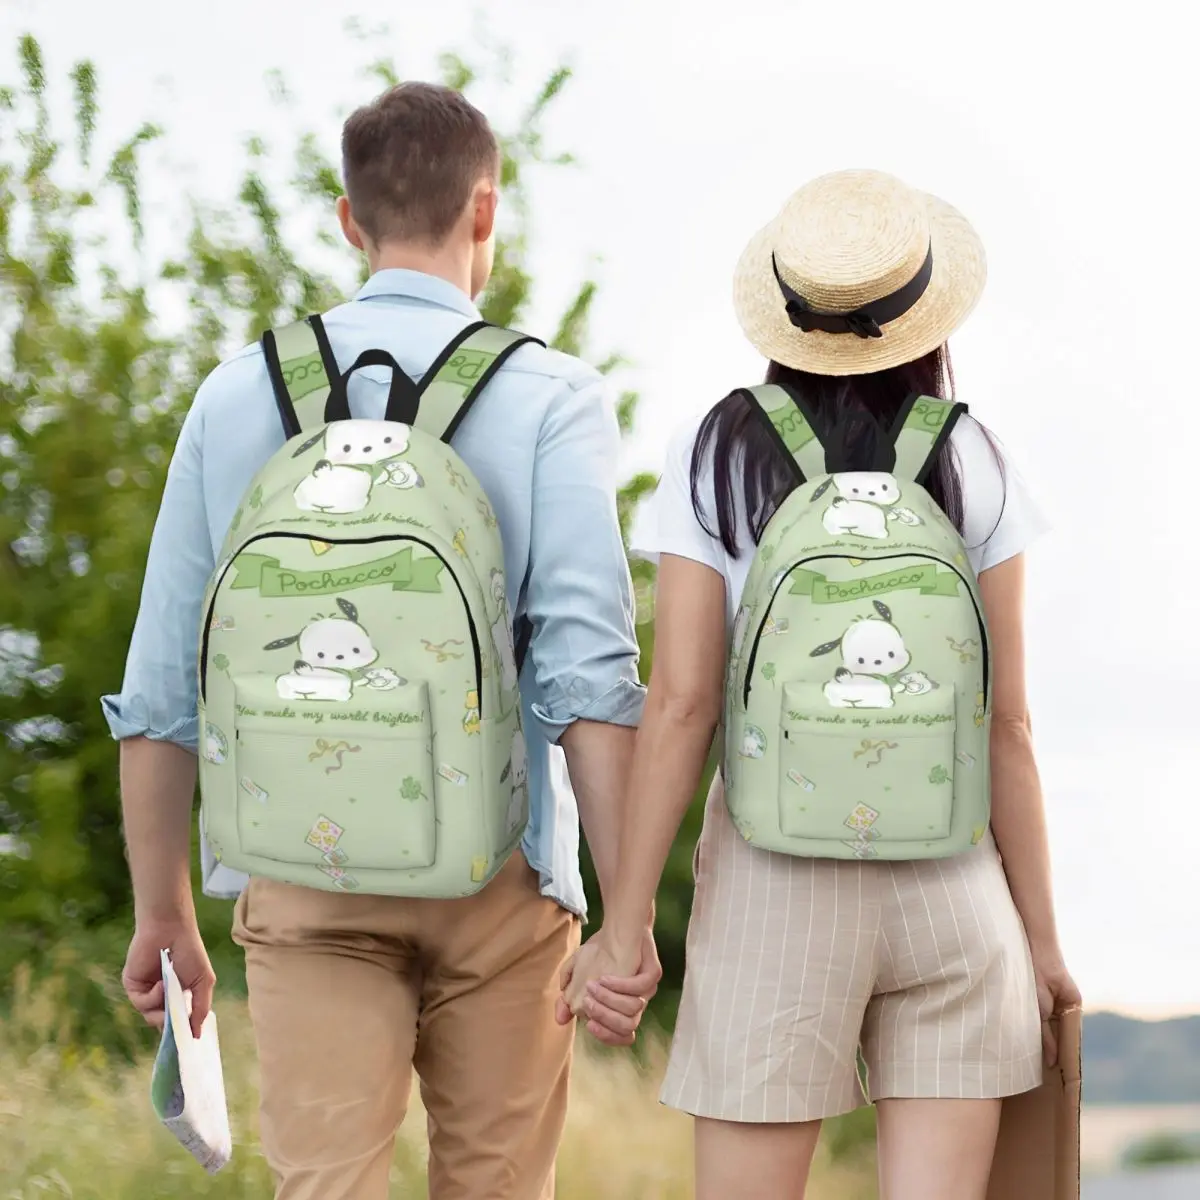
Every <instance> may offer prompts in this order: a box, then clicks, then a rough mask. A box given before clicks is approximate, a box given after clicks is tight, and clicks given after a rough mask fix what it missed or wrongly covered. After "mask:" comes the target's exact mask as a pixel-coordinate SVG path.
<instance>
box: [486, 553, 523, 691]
mask: <svg viewBox="0 0 1200 1200" xmlns="http://www.w3.org/2000/svg"><path fill="white" fill-rule="evenodd" d="M490 580H491V591H492V599H493V600H494V601H495V602H496V608H497V610H498V615H497V616H496V619H495V620H494V621H493V622H492V641H493V642H495V644H496V654H497V656H498V657H499V659H500V691H501V692H511V691H512V689H513V688H515V687H516V686H517V660H516V656H515V654H514V651H513V635H512V622H511V621H510V620H509V619H508V598H507V595H506V592H505V587H504V572H503V571H501V570H500V569H499V568H497V567H493V568H492V573H491V576H490Z"/></svg>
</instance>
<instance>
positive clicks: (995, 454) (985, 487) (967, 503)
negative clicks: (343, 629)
mask: <svg viewBox="0 0 1200 1200" xmlns="http://www.w3.org/2000/svg"><path fill="white" fill-rule="evenodd" d="M703 419H704V418H703V414H701V415H700V416H698V417H694V418H692V419H691V420H689V421H688V422H687V423H686V424H685V425H684V426H682V427H681V428H680V429H679V431H678V432H677V433H676V434H675V436H674V437H673V438H672V439H671V442H670V445H669V446H668V448H667V456H666V462H665V463H664V466H663V474H662V478H661V480H660V481H659V485H658V490H657V491H656V492H655V493H654V495H653V496H651V497H650V498H649V499H648V500H647V501H646V510H645V512H644V513H642V514H640V516H641V520H640V521H639V529H638V537H637V540H636V542H635V544H634V546H633V551H634V553H635V554H637V555H639V556H640V557H642V558H647V559H650V560H651V561H657V559H658V556H659V555H660V554H675V555H678V556H679V557H680V558H689V559H692V560H693V561H694V562H698V563H704V564H705V565H706V566H709V567H712V569H713V570H714V571H718V572H719V573H720V574H721V575H722V576H724V578H725V598H726V602H727V610H728V611H727V615H728V620H729V625H730V627H731V628H732V625H733V618H734V614H735V613H736V611H737V606H738V604H739V603H740V602H741V598H742V588H743V587H744V586H745V583H746V576H747V574H748V573H749V571H750V563H751V560H752V559H753V555H754V543H753V541H752V539H751V535H750V526H749V522H748V521H747V519H746V514H745V511H744V506H743V505H742V504H741V503H740V502H739V503H737V505H736V508H737V527H738V528H737V544H738V550H739V553H738V556H737V557H736V558H733V557H731V556H730V555H729V554H727V553H726V551H725V547H724V546H723V545H722V544H721V539H720V537H713V536H711V535H710V534H709V533H708V532H707V530H705V528H704V526H703V525H701V524H700V522H699V521H698V520H697V518H696V513H695V510H694V508H693V507H692V482H691V465H692V449H693V447H694V446H695V444H696V435H697V434H698V432H699V429H700V424H701V422H702V421H703ZM950 445H951V447H952V448H953V450H954V452H955V454H956V455H957V462H958V467H959V471H960V472H961V476H962V495H963V526H964V530H963V540H964V541H965V542H966V544H967V556H968V558H969V559H970V562H971V566H972V567H973V568H974V570H975V573H976V574H977V575H978V574H979V573H980V572H982V571H986V570H987V569H988V568H989V567H994V566H996V564H997V563H1001V562H1004V561H1005V560H1006V559H1009V558H1012V557H1013V556H1014V555H1017V554H1020V553H1021V552H1022V551H1023V550H1024V549H1025V548H1026V547H1027V546H1028V545H1029V544H1030V543H1031V542H1032V541H1034V539H1035V538H1037V537H1038V536H1040V535H1041V534H1042V533H1044V532H1045V531H1046V529H1047V528H1048V525H1047V522H1046V520H1045V518H1044V516H1043V515H1042V513H1041V511H1040V510H1039V509H1038V507H1037V505H1036V504H1035V503H1034V501H1033V498H1032V497H1031V496H1030V494H1029V492H1028V489H1027V488H1026V486H1025V484H1024V481H1023V480H1022V479H1021V477H1020V475H1019V474H1018V472H1017V471H1016V469H1015V468H1014V467H1013V465H1012V462H1011V461H1010V460H1009V458H1008V456H1007V455H1006V454H1005V452H1004V450H1003V449H1002V448H1001V447H1000V446H999V445H993V443H992V442H991V441H989V439H988V437H987V435H986V434H985V433H984V431H983V429H982V428H981V427H980V426H979V424H978V423H977V422H976V421H975V420H974V419H973V418H971V417H969V416H965V417H963V418H962V419H961V420H959V422H958V424H957V425H956V426H955V427H954V430H953V432H952V433H951V434H950ZM902 486H903V485H902ZM738 490H739V489H738V487H737V481H736V480H735V483H734V495H735V496H737V495H738ZM697 494H698V497H699V500H700V504H701V506H702V508H703V511H704V516H705V522H706V524H707V525H708V527H709V529H712V530H714V531H715V530H717V528H718V526H717V520H716V495H715V490H714V486H713V470H712V454H711V451H710V452H709V454H708V457H707V460H706V461H705V462H704V463H703V470H702V472H701V474H700V478H699V480H698V488H697Z"/></svg>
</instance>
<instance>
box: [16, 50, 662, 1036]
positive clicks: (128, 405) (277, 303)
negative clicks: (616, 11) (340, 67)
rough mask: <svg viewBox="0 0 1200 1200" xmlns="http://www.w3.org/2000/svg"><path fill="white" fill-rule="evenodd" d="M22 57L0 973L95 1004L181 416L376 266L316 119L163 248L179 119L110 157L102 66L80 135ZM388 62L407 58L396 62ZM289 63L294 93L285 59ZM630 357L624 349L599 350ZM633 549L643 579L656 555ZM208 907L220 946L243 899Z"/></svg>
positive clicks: (541, 110)
mask: <svg viewBox="0 0 1200 1200" xmlns="http://www.w3.org/2000/svg"><path fill="white" fill-rule="evenodd" d="M18 58H19V66H20V79H19V83H18V85H17V86H16V87H10V88H4V89H3V90H0V313H2V314H3V315H2V317H0V339H2V340H0V733H2V734H3V738H4V742H3V745H2V746H0V836H3V837H4V838H5V841H4V842H3V843H0V851H3V850H5V849H7V850H8V851H9V852H7V853H4V852H0V923H2V925H3V927H4V929H5V934H6V936H5V939H4V949H3V951H2V952H0V974H2V975H3V977H4V978H5V979H7V978H9V976H10V970H9V969H8V968H10V967H11V966H12V965H13V963H14V962H16V961H17V960H19V959H29V960H31V961H33V962H39V961H44V960H45V959H46V958H47V957H50V958H53V959H55V961H56V962H57V963H58V965H59V966H60V967H62V966H64V965H70V964H72V963H73V964H75V966H76V967H78V968H79V970H80V972H81V975H80V978H81V980H82V981H83V986H82V988H81V991H80V995H79V999H78V1006H79V1012H80V1021H81V1023H82V1022H84V1021H88V1020H92V1019H94V1018H95V1015H96V1013H97V1012H98V1011H100V1009H107V1008H108V1005H107V1003H106V1002H105V996H104V993H111V992H112V990H113V983H114V981H115V974H116V972H115V971H113V970H112V969H111V968H112V967H113V966H114V965H115V964H116V963H119V962H120V958H121V953H122V942H123V940H124V938H125V936H126V934H127V931H128V914H129V901H130V894H129V883H128V875H127V870H126V863H125V857H124V849H123V843H122V838H121V829H120V804H119V794H118V789H117V772H116V748H115V746H114V743H113V742H112V740H111V739H110V737H109V734H108V729H107V726H106V725H105V723H104V720H103V717H102V714H101V711H100V708H99V703H98V698H99V696H100V695H102V694H103V693H104V692H106V691H111V690H115V688H116V687H117V686H118V685H119V681H120V679H121V675H122V671H123V665H124V656H125V651H126V647H127V645H128V638H129V634H130V632H131V630H132V625H133V621H134V617H135V615H136V611H137V605H138V597H139V593H140V583H141V572H142V570H143V566H144V563H145V558H146V551H147V547H148V543H149V538H150V533H151V530H152V526H153V518H154V513H155V511H156V509H157V503H158V498H159V495H160V494H161V489H162V486H163V481H164V477H165V471H166V466H167V463H168V461H169V459H170V455H171V451H172V447H173V445H174V441H175V438H176V436H177V433H178V430H179V426H180V423H181V420H182V417H183V414H184V413H185V412H186V410H187V407H188V405H189V403H190V401H191V398H192V396H193V394H194V393H195V390H196V388H197V386H198V385H199V383H200V381H201V380H202V379H203V378H204V376H205V375H206V374H207V373H208V372H209V371H210V370H211V369H212V368H213V367H214V366H215V365H216V364H217V362H218V361H219V360H220V358H221V357H222V355H223V354H224V353H226V352H228V351H229V350H230V349H232V348H234V347H236V346H237V345H240V344H244V343H245V342H246V341H248V340H252V339H254V338H256V337H257V336H258V334H259V332H260V331H261V330H262V329H263V328H265V327H267V326H269V325H271V324H275V323H278V322H280V321H282V320H288V319H292V318H295V317H298V316H301V315H303V314H305V313H307V312H312V311H320V310H322V309H325V308H328V307H330V306H332V305H333V304H336V303H338V302H339V301H340V300H342V299H343V298H344V297H345V294H346V292H347V290H348V289H349V288H350V287H351V286H353V284H354V283H355V281H356V279H358V278H361V274H362V270H363V268H362V267H361V266H356V264H355V261H354V259H353V257H352V256H351V254H350V252H349V251H348V250H347V249H344V248H343V249H341V250H340V251H339V250H338V249H337V246H338V242H337V240H336V239H334V238H332V237H331V236H330V235H329V234H328V233H325V232H322V231H321V221H322V219H324V220H325V221H326V223H328V222H327V216H326V214H327V211H328V209H329V207H330V204H331V201H332V199H333V198H334V197H335V196H336V195H338V194H339V192H340V185H339V180H338V174H337V171H336V170H335V168H334V166H333V164H332V163H330V162H329V161H327V159H326V158H325V157H324V155H323V154H322V152H321V150H320V146H319V142H318V139H317V138H316V137H315V136H313V135H311V134H308V135H305V136H302V137H300V138H299V140H298V143H297V144H296V145H295V146H294V147H293V148H292V152H291V160H292V162H293V164H294V174H293V177H292V179H291V182H290V186H287V187H285V188H283V189H282V191H281V190H280V189H279V188H278V187H273V186H272V185H271V184H269V183H268V180H267V177H266V176H267V171H266V167H267V166H268V165H269V163H270V162H274V161H278V159H277V158H276V157H275V156H273V154H272V153H271V148H269V147H268V146H267V145H266V144H265V143H264V142H263V140H262V139H260V138H252V139H250V141H249V142H248V144H247V145H246V147H245V154H246V165H245V171H244V175H243V178H242V183H241V187H240V190H239V192H238V195H237V196H236V198H235V199H232V200H230V201H228V202H227V203H225V204H223V205H213V204H211V203H207V204H201V203H200V202H199V201H189V202H188V206H187V211H186V213H184V214H182V215H183V216H185V217H186V220H185V222H184V223H183V226H182V228H183V234H182V236H181V237H180V238H179V245H178V246H177V248H176V250H175V252H174V254H173V255H172V256H171V257H169V258H168V259H166V260H165V261H155V260H153V259H152V258H151V256H150V255H149V254H148V252H147V251H146V249H145V245H146V240H145V236H144V235H145V227H146V222H147V221H148V220H150V219H151V214H147V213H146V212H145V211H144V206H143V202H142V188H141V185H140V179H141V171H142V169H143V161H144V158H145V155H146V153H147V151H148V149H149V148H150V147H151V146H152V145H153V144H154V143H155V142H157V141H158V140H159V139H160V138H162V137H163V136H164V131H163V130H162V129H160V128H159V127H158V126H156V125H152V124H146V125H143V126H142V127H141V128H140V129H138V130H137V131H135V132H134V133H133V135H132V136H130V137H129V138H127V139H126V140H124V141H123V142H122V143H120V144H119V145H118V147H117V149H116V150H115V152H113V153H111V154H110V155H107V156H105V157H104V158H102V159H101V160H100V161H97V154H96V145H97V135H98V132H99V131H100V122H99V118H100V106H99V87H98V81H97V76H96V72H95V70H94V68H93V67H92V65H91V64H89V63H86V62H84V63H80V64H78V65H76V66H75V67H74V68H73V69H72V70H71V72H70V75H69V82H70V86H71V87H72V89H73V94H74V118H75V119H74V128H73V130H71V131H70V137H69V138H63V137H59V136H56V134H55V131H54V130H53V129H52V127H51V119H50V111H49V105H48V94H49V83H48V79H47V73H46V67H45V62H44V57H43V53H42V48H41V46H40V45H39V44H38V43H37V41H36V40H35V39H34V38H32V37H28V36H27V37H24V38H22V39H21V41H20V44H19V47H18ZM502 61H503V52H492V53H491V55H490V56H488V57H487V58H486V61H484V62H483V63H482V64H479V65H476V64H474V63H471V62H468V61H467V60H465V59H464V58H462V57H459V56H457V55H453V54H447V55H444V56H443V57H442V59H441V61H440V67H441V72H442V75H443V78H444V80H445V82H447V83H448V84H450V85H452V86H455V87H458V88H460V89H462V90H464V91H467V92H470V91H471V89H472V88H473V87H475V86H476V85H477V84H478V83H479V82H480V80H481V79H483V78H486V77H487V73H488V72H489V71H490V72H495V71H496V70H498V69H500V67H501V65H502ZM371 71H372V73H373V74H374V76H375V77H376V78H377V80H378V81H380V82H382V83H390V82H393V81H395V80H396V79H397V72H396V69H395V66H394V65H393V64H392V63H390V62H388V61H380V62H376V63H375V64H373V66H372V68H371ZM569 79H570V72H569V70H567V69H566V68H560V69H558V70H555V71H554V72H552V73H551V74H550V75H549V77H548V78H547V79H546V80H545V81H544V83H543V85H542V86H541V88H540V89H538V91H537V92H536V94H535V95H534V96H533V97H532V99H531V101H530V103H529V104H528V106H527V107H526V109H525V112H524V115H523V117H522V118H521V119H520V121H519V123H518V124H517V126H516V127H515V128H513V129H511V130H503V131H501V132H500V138H501V145H502V149H503V175H502V183H503V186H504V189H505V195H506V201H507V210H508V224H507V226H506V227H505V228H504V229H503V231H502V236H501V237H500V239H499V244H498V249H497V256H496V270H495V274H494V276H493V279H492V282H491V284H490V286H489V288H488V291H487V293H486V296H485V297H484V299H483V303H482V304H481V307H482V310H483V312H484V315H485V316H486V317H487V318H488V319H490V320H493V321H496V322H499V323H502V324H514V325H520V324H521V321H522V317H523V314H524V312H525V310H526V308H527V305H528V303H529V301H530V298H531V296H532V294H533V281H532V280H531V278H530V276H529V274H528V271H527V250H528V242H529V231H530V203H529V194H528V183H529V178H530V176H531V174H533V173H534V172H536V171H537V170H539V169H542V168H559V167H563V166H566V165H568V164H569V163H570V162H571V161H572V160H571V158H570V156H568V155H565V154H555V153H553V152H551V151H550V150H548V149H547V147H546V146H545V144H544V136H543V133H542V121H543V117H544V115H545V113H546V111H547V109H548V107H549V106H550V105H552V104H553V102H554V100H555V98H556V97H557V96H558V95H559V93H560V92H561V90H562V89H563V87H564V86H566V84H567V83H568V81H569ZM272 85H273V87H274V90H275V92H276V94H277V95H278V96H280V97H283V98H286V95H287V90H286V86H285V84H284V82H283V81H282V80H281V79H280V78H279V77H278V76H274V77H273V78H272ZM305 223H307V226H308V227H311V228H312V229H313V230H315V231H316V232H314V234H313V235H312V236H311V237H305V238H301V239H300V242H301V244H300V245H295V244H292V242H290V241H289V235H288V234H286V233H285V230H290V229H293V228H295V227H297V226H298V225H304V224H305ZM291 236H292V237H293V238H294V237H295V235H291ZM320 260H325V261H327V262H329V263H330V265H329V266H327V267H325V268H324V269H322V268H321V267H319V266H318V265H316V264H317V262H318V261H320ZM595 295H596V284H595V283H594V282H593V281H590V280H585V281H584V282H583V283H581V285H580V286H579V288H578V289H577V291H576V294H575V296H574V299H573V301H572V302H571V303H570V304H569V305H568V307H567V310H566V311H565V313H564V314H563V316H562V318H561V321H560V322H559V326H558V329H557V332H556V334H555V336H554V338H553V339H552V344H553V345H555V346H556V347H558V348H560V349H563V350H566V351H569V352H573V353H584V352H586V350H587V349H588V347H587V344H586V342H587V325H588V316H589V313H590V311H591V308H592V304H593V301H594V298H595ZM172 309H174V310H176V311H180V312H184V313H186V314H187V315H186V320H184V321H183V322H181V323H180V325H179V327H178V328H174V329H173V328H170V327H168V325H167V324H166V323H165V322H164V321H162V320H160V319H159V318H158V317H157V316H156V314H157V313H159V312H162V311H170V310H172ZM620 365H621V362H620V359H619V358H618V357H617V356H615V355H610V356H609V357H608V358H607V360H606V361H604V362H603V363H602V369H603V370H605V371H614V370H616V369H618V368H619V366H620ZM636 405H637V397H636V396H635V395H633V394H631V393H626V394H625V395H624V396H623V397H622V399H621V403H620V419H621V425H622V428H623V429H624V430H625V431H626V432H628V431H629V430H630V429H631V428H632V424H633V420H634V415H635V412H636ZM653 484H654V479H653V477H652V476H647V475H640V476H638V477H636V478H635V479H634V480H632V481H631V482H630V484H629V485H628V487H627V488H626V489H625V490H624V492H623V493H622V495H621V498H620V512H621V516H622V521H623V523H624V524H625V526H626V528H627V526H628V521H629V519H630V518H631V516H632V512H633V508H634V506H635V504H636V502H637V499H638V498H639V497H640V496H641V495H642V494H644V493H645V492H646V491H647V490H648V489H649V488H651V487H652V486H653ZM635 571H636V574H637V577H638V584H639V588H640V594H641V595H642V596H643V598H644V597H645V595H646V587H647V582H648V575H649V570H648V568H647V567H646V564H638V565H637V566H636V568H635ZM645 632H647V635H648V636H647V640H646V650H647V654H648V652H649V650H650V649H651V648H652V634H649V632H648V630H646V631H645ZM588 882H589V891H590V892H591V893H592V895H593V896H595V893H596V889H595V887H594V880H593V879H592V878H590V877H589V880H588ZM200 907H201V916H202V921H203V923H204V925H205V928H206V933H207V934H208V940H209V943H210V945H211V946H212V947H213V948H214V950H215V951H217V952H218V953H216V954H215V955H214V957H217V958H218V959H219V958H220V954H219V951H220V948H221V947H222V946H223V945H224V946H228V945H229V941H228V923H229V909H228V905H227V904H224V903H221V904H217V903H204V902H202V903H201V906H200ZM679 936H680V939H681V937H682V928H680V930H679ZM98 963H101V964H103V966H104V967H106V968H108V969H101V968H100V967H99V966H98ZM218 965H219V969H221V970H222V971H223V973H224V977H225V978H226V979H228V978H230V977H231V976H236V975H237V974H238V964H237V961H236V956H233V955H230V957H228V958H227V959H226V961H225V962H223V963H222V962H219V963H218ZM97 989H99V991H97ZM89 997H90V999H89ZM122 1008H123V1006H122ZM126 1033H127V1034H128V1036H133V1035H132V1034H129V1031H128V1028H127V1029H126Z"/></svg>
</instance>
